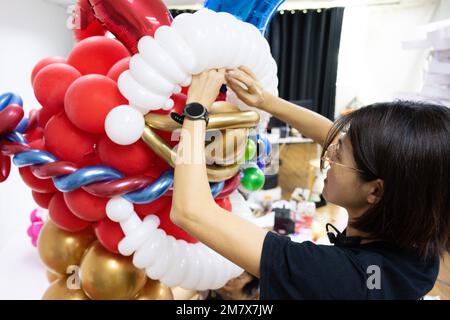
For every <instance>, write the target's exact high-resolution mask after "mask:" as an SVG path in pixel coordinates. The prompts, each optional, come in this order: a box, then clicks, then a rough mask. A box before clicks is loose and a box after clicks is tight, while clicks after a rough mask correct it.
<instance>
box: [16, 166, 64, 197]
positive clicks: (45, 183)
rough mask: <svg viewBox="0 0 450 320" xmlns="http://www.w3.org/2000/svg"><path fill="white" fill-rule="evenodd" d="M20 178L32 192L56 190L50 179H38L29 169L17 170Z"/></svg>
mask: <svg viewBox="0 0 450 320" xmlns="http://www.w3.org/2000/svg"><path fill="white" fill-rule="evenodd" d="M19 173H20V176H21V177H22V180H23V182H25V184H26V185H27V186H28V187H30V188H31V189H32V190H33V191H37V192H42V193H51V192H55V191H56V188H55V185H54V184H53V181H52V179H39V178H37V177H35V176H34V174H33V173H32V172H31V169H30V167H22V168H19Z"/></svg>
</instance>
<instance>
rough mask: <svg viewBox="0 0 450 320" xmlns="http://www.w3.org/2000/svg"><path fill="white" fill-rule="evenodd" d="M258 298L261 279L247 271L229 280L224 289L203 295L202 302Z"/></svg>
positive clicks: (210, 291)
mask: <svg viewBox="0 0 450 320" xmlns="http://www.w3.org/2000/svg"><path fill="white" fill-rule="evenodd" d="M258 297H259V279H258V278H256V277H255V276H253V275H251V274H250V273H248V272H246V271H244V272H242V274H241V275H239V276H238V277H236V278H233V279H231V280H229V281H228V282H227V283H226V284H225V285H224V286H223V287H222V288H220V289H217V290H208V291H205V292H203V293H202V294H201V300H257V299H258Z"/></svg>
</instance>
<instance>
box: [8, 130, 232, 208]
mask: <svg viewBox="0 0 450 320" xmlns="http://www.w3.org/2000/svg"><path fill="white" fill-rule="evenodd" d="M8 137H9V140H10V141H12V142H22V143H26V142H27V141H26V139H25V138H24V137H23V136H22V134H21V133H19V132H13V133H12V134H10V135H9V136H8ZM56 161H58V158H57V157H55V156H54V155H53V154H51V153H50V152H47V151H42V150H28V151H24V152H20V153H17V154H16V155H14V157H13V163H14V164H15V165H16V166H17V167H19V168H22V167H27V166H33V165H43V164H47V163H53V162H56ZM124 177H125V175H124V174H122V173H121V172H119V171H117V170H115V169H113V168H111V167H108V166H103V165H97V166H89V167H85V168H82V169H79V170H77V171H75V172H74V173H71V174H68V175H65V176H61V177H55V178H53V183H54V184H55V187H56V189H58V190H59V191H61V192H70V191H73V190H76V189H78V188H80V187H83V186H86V185H89V184H91V183H96V182H105V181H113V180H117V179H122V178H124ZM172 186H173V171H172V170H170V171H166V172H164V173H163V174H162V175H161V176H160V177H159V178H158V179H157V180H156V181H154V182H153V183H152V184H151V185H149V186H147V187H145V188H142V189H140V190H137V191H134V192H130V193H127V194H125V195H122V197H123V198H124V199H126V200H128V201H130V202H132V203H138V204H145V203H150V202H152V201H155V200H156V199H159V198H160V197H162V196H163V195H164V194H165V193H166V192H167V191H168V190H169V189H170V188H171V187H172ZM224 186H225V182H224V181H221V182H218V183H212V184H211V192H212V194H213V196H214V197H217V196H218V195H219V194H220V193H221V192H222V190H223V188H224Z"/></svg>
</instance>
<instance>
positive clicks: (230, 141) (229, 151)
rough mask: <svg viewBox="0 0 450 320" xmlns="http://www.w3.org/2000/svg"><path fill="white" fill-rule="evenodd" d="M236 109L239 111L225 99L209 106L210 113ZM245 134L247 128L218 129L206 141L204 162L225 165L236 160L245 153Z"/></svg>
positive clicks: (246, 134) (228, 111) (246, 133)
mask: <svg viewBox="0 0 450 320" xmlns="http://www.w3.org/2000/svg"><path fill="white" fill-rule="evenodd" d="M236 111H239V108H238V107H236V106H235V105H233V104H231V103H229V102H225V101H221V102H215V103H214V104H213V105H212V106H211V108H210V113H211V114H217V113H230V112H236ZM247 136H248V129H225V130H220V133H218V134H217V135H215V136H214V139H213V141H211V142H209V143H208V142H207V147H206V163H207V164H212V163H215V164H217V165H220V166H226V165H231V164H233V163H236V162H238V161H239V160H241V159H242V158H243V156H244V154H245V148H246V144H247Z"/></svg>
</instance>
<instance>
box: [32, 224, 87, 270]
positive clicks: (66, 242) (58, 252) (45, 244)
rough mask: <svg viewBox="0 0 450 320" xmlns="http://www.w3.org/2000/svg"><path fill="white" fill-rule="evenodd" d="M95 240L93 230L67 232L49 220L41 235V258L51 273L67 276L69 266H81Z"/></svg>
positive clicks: (39, 247) (39, 244)
mask: <svg viewBox="0 0 450 320" xmlns="http://www.w3.org/2000/svg"><path fill="white" fill-rule="evenodd" d="M94 240H95V234H94V232H93V231H92V229H86V230H83V231H79V232H67V231H64V230H61V229H59V228H58V227H57V226H56V225H55V224H54V223H53V222H52V221H50V220H49V221H47V222H46V223H45V225H44V227H43V228H42V230H41V232H40V234H39V238H38V252H39V256H40V257H41V260H42V262H43V263H44V264H45V265H46V266H47V268H48V269H49V270H50V271H52V272H54V273H57V274H64V275H65V274H66V272H67V268H68V267H69V266H79V265H80V262H81V258H82V257H83V254H84V252H85V251H86V249H87V248H89V246H90V244H91V243H92V242H93V241H94Z"/></svg>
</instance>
